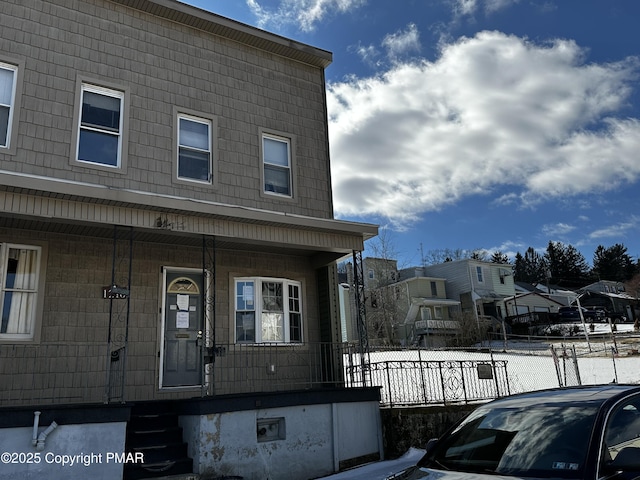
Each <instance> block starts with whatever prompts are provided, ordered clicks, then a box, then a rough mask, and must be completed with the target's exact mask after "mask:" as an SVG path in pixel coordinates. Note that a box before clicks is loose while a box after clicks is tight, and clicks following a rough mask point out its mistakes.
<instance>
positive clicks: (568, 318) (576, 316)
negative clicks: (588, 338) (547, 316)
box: [558, 306, 606, 322]
mask: <svg viewBox="0 0 640 480" xmlns="http://www.w3.org/2000/svg"><path fill="white" fill-rule="evenodd" d="M580 308H581V309H582V316H583V317H584V321H585V322H604V321H605V320H606V316H605V312H604V310H602V309H589V308H584V307H580ZM558 319H559V320H560V322H580V321H582V319H581V318H580V310H579V309H578V307H575V306H574V307H560V308H559V309H558Z"/></svg>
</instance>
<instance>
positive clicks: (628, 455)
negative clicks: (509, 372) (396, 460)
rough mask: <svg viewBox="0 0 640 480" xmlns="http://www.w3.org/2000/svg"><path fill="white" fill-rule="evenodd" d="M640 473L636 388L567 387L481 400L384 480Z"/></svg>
mask: <svg viewBox="0 0 640 480" xmlns="http://www.w3.org/2000/svg"><path fill="white" fill-rule="evenodd" d="M638 477H640V386H639V385H616V384H611V385H604V386H588V387H584V386H582V387H570V388H564V389H553V390H545V391H539V392H532V393H526V394H520V395H514V396H511V397H506V398H503V399H500V400H495V401H493V402H490V403H488V404H485V405H483V406H481V407H479V408H477V409H476V410H474V411H473V412H472V413H471V414H470V415H469V416H468V417H467V418H465V419H464V420H462V421H461V422H459V423H458V424H456V425H455V426H454V427H453V428H452V429H450V430H449V431H448V432H447V433H446V434H445V435H444V436H443V437H442V438H440V439H439V440H435V441H430V442H429V444H428V445H427V451H426V453H425V455H424V456H423V457H422V458H421V459H420V461H419V462H418V463H417V465H415V466H413V467H410V468H409V469H406V470H404V471H402V472H400V473H398V474H395V475H393V476H391V477H388V480H389V479H394V480H417V479H429V480H432V479H438V480H453V479H457V480H462V479H469V480H472V479H495V478H500V479H541V478H554V479H584V480H596V479H607V480H616V479H617V480H623V479H634V478H638Z"/></svg>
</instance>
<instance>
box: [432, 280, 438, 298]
mask: <svg viewBox="0 0 640 480" xmlns="http://www.w3.org/2000/svg"><path fill="white" fill-rule="evenodd" d="M431 296H432V297H437V296H438V284H437V283H436V282H434V281H432V282H431Z"/></svg>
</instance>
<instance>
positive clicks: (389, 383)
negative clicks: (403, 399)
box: [384, 361, 393, 407]
mask: <svg viewBox="0 0 640 480" xmlns="http://www.w3.org/2000/svg"><path fill="white" fill-rule="evenodd" d="M384 367H385V370H386V371H387V392H388V395H389V406H390V407H393V395H392V392H391V375H390V374H389V362H388V361H386V362H384Z"/></svg>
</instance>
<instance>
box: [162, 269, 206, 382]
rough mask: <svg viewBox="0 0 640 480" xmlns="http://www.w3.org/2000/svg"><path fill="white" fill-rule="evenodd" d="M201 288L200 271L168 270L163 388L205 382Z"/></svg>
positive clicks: (165, 303) (166, 275)
mask: <svg viewBox="0 0 640 480" xmlns="http://www.w3.org/2000/svg"><path fill="white" fill-rule="evenodd" d="M201 286H202V272H201V271H200V272H195V271H165V279H164V287H165V288H164V292H165V293H164V309H163V314H164V321H163V325H164V327H163V349H162V350H163V353H162V379H161V386H162V387H185V386H194V385H201V383H202V357H201V352H200V348H199V343H200V342H198V340H199V338H200V336H201V335H202V333H201V332H202V330H203V329H202V325H203V316H202V291H201Z"/></svg>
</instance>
